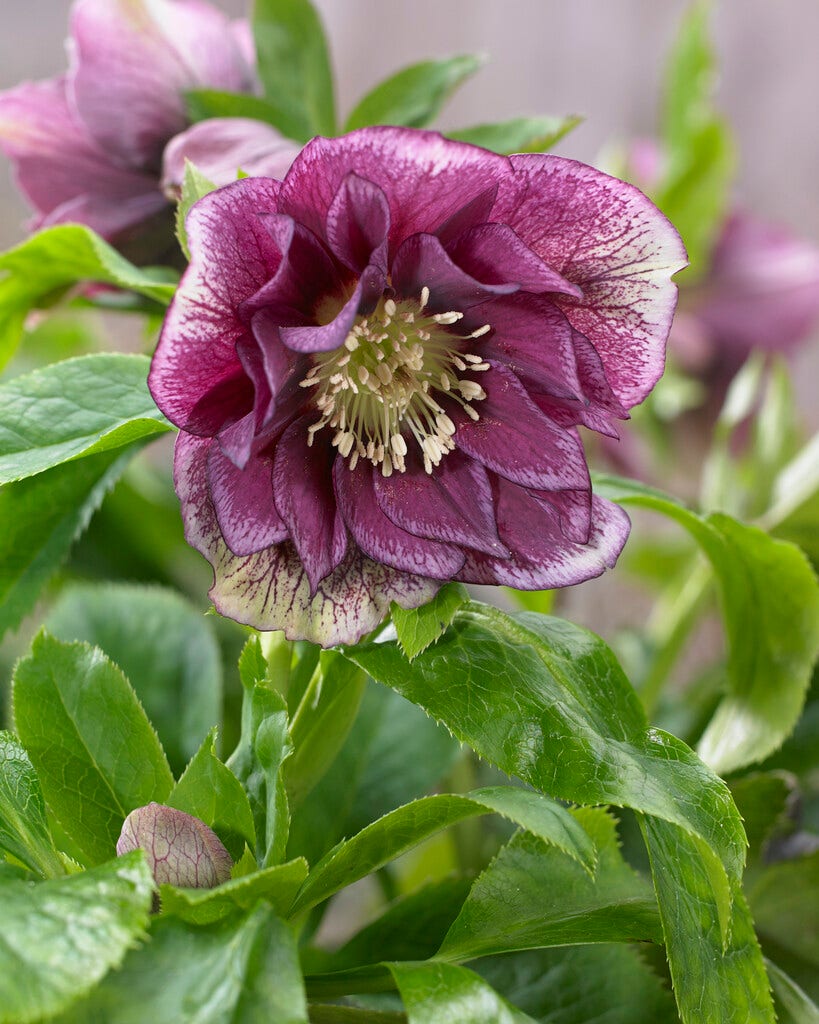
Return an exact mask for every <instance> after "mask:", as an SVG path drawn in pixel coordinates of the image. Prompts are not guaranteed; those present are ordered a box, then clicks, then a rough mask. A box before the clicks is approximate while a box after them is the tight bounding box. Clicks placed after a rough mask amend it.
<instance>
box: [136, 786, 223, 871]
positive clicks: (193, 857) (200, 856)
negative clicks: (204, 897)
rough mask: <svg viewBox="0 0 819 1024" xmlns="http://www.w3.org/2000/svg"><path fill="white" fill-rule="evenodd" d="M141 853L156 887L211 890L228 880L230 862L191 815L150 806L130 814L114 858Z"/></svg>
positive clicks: (214, 837) (209, 831)
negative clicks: (133, 852)
mask: <svg viewBox="0 0 819 1024" xmlns="http://www.w3.org/2000/svg"><path fill="white" fill-rule="evenodd" d="M137 849H139V850H144V851H145V856H146V859H147V861H148V866H149V867H150V869H151V871H152V873H153V876H154V880H155V881H156V884H157V885H164V884H169V885H177V886H180V887H182V888H187V889H212V888H213V887H214V886H216V885H221V883H222V882H226V881H227V880H228V879H229V878H230V869H231V866H232V864H233V862H232V861H231V859H230V854H229V853H228V852H227V850H226V849H225V848H224V846H223V845H222V843H221V841H220V839H219V837H218V836H217V835H216V833H215V832H213V830H212V829H210V828H208V826H207V825H206V824H205V823H204V822H203V821H200V820H199V818H194V817H193V815H192V814H185V812H184V811H177V810H175V809H174V808H173V807H164V806H163V805H162V804H155V803H150V804H148V805H147V806H146V807H138V808H137V809H136V810H135V811H131V813H130V814H129V815H128V817H127V818H126V819H125V821H124V822H123V825H122V832H121V833H120V837H119V839H118V840H117V855H118V856H121V855H122V854H123V853H129V852H130V851H131V850H137Z"/></svg>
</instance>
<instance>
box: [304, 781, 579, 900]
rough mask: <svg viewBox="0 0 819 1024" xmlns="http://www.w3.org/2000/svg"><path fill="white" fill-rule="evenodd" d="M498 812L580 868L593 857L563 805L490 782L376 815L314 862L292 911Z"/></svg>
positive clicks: (522, 790)
mask: <svg viewBox="0 0 819 1024" xmlns="http://www.w3.org/2000/svg"><path fill="white" fill-rule="evenodd" d="M493 813H494V814H500V815H502V816H503V817H505V818H508V819H509V820H510V821H513V822H514V823H515V824H516V825H520V826H522V827H523V828H526V829H528V830H530V831H531V832H532V833H534V834H535V835H537V836H538V837H539V838H541V839H542V840H544V841H545V842H547V843H550V844H553V845H555V846H557V847H558V849H560V850H562V851H564V853H566V854H568V855H569V856H570V857H573V858H574V859H575V860H576V861H577V862H578V864H579V865H581V868H580V870H581V871H582V870H583V869H585V870H586V871H587V872H591V871H592V870H593V868H594V863H595V856H594V846H593V844H592V841H591V840H590V839H589V837H588V836H587V835H586V833H585V831H584V829H583V827H582V825H580V824H578V823H577V822H576V821H575V820H574V819H573V818H572V816H571V815H570V814H569V812H568V811H567V810H565V808H563V807H561V805H560V804H558V803H556V802H554V801H552V800H549V799H548V798H546V797H544V796H542V795H541V794H539V793H533V792H531V791H530V790H525V789H518V788H515V787H511V786H495V787H492V788H488V789H482V790H475V791H474V792H472V793H467V794H464V795H459V794H439V795H437V796H429V797H422V798H421V799H420V800H416V801H415V802H414V803H411V804H407V805H406V806H404V807H399V808H397V809H396V810H394V811H392V812H390V813H389V814H387V815H385V816H384V817H383V818H379V820H378V821H376V822H373V824H372V825H368V826H367V827H366V828H365V829H363V830H362V831H361V832H359V833H358V835H356V836H353V838H352V839H349V840H347V841H346V842H343V843H339V845H338V846H337V847H336V848H335V849H334V850H332V851H331V852H330V853H328V854H327V856H326V857H324V858H322V860H321V861H319V863H318V864H316V865H315V867H314V868H313V870H312V871H311V872H310V875H309V876H308V878H307V881H306V882H305V883H304V886H303V887H302V890H301V892H300V893H299V895H298V897H297V899H296V902H295V905H294V908H293V911H294V913H295V912H298V911H299V910H304V909H307V908H309V907H313V906H315V905H316V904H318V903H321V902H323V901H324V900H325V899H327V898H328V897H329V896H332V895H333V893H335V892H338V890H339V889H342V888H344V887H345V886H347V885H350V884H352V883H353V882H355V881H357V880H358V879H359V878H364V877H365V876H366V875H368V874H369V873H370V872H371V871H375V870H376V869H377V868H379V867H381V866H382V865H384V864H387V863H388V862H389V861H391V860H393V859H394V858H395V857H397V856H399V855H400V854H402V853H405V852H406V851H407V850H409V849H411V848H412V847H413V846H417V845H418V843H420V842H421V841H422V840H423V839H426V838H428V837H429V836H431V835H434V834H435V833H436V832H440V831H442V830H443V829H445V828H448V827H449V826H450V825H454V824H456V823H457V822H459V821H463V820H465V819H467V818H472V817H475V816H477V815H481V814H493Z"/></svg>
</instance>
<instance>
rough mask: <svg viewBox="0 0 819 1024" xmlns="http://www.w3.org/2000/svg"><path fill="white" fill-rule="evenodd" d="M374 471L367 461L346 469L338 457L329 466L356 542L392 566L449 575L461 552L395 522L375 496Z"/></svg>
mask: <svg viewBox="0 0 819 1024" xmlns="http://www.w3.org/2000/svg"><path fill="white" fill-rule="evenodd" d="M376 472H377V470H374V469H373V467H372V466H371V465H370V463H369V462H359V464H358V465H357V466H356V468H355V469H354V470H350V468H349V466H348V465H347V463H346V462H345V461H344V460H343V459H340V458H339V459H336V462H335V465H334V466H333V483H334V486H335V492H336V498H337V500H338V506H339V509H340V510H341V514H342V515H343V516H344V521H345V522H346V523H347V527H348V529H349V530H350V533H351V534H352V535H353V538H354V540H355V542H356V544H358V546H359V547H360V548H361V550H362V551H363V552H364V553H365V554H366V555H368V556H369V557H370V558H372V559H374V560H375V561H377V562H382V563H384V564H385V565H389V566H392V567H393V568H395V569H402V570H404V571H406V572H414V573H420V574H421V575H423V576H429V577H431V578H432V579H439V580H447V579H452V577H453V576H454V575H455V574H456V573H457V572H458V570H459V569H460V568H461V566H462V565H463V562H464V555H463V552H461V551H460V550H459V549H458V548H456V547H452V546H451V545H449V544H442V543H440V542H439V541H434V540H427V539H425V538H423V537H417V536H415V535H414V534H412V533H408V532H407V531H406V530H402V529H401V528H400V527H399V526H396V525H395V523H394V522H393V521H392V520H391V519H389V518H388V517H387V516H386V515H385V514H384V513H383V512H382V511H381V508H380V506H379V504H378V502H377V500H376V496H375V491H374V480H373V477H374V475H375V473H376Z"/></svg>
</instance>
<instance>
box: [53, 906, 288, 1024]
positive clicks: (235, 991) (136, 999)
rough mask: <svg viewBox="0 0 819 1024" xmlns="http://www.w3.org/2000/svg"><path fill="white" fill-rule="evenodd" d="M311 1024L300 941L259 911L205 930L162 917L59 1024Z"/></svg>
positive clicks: (265, 910)
mask: <svg viewBox="0 0 819 1024" xmlns="http://www.w3.org/2000/svg"><path fill="white" fill-rule="evenodd" d="M146 1020H150V1021H156V1022H157V1024H159V1022H160V1021H161V1022H163V1024H164V1022H166V1021H167V1022H168V1024H170V1022H171V1021H174V1022H179V1024H182V1022H187V1021H191V1022H193V1021H196V1024H245V1022H248V1024H250V1022H255V1021H260V1022H261V1021H264V1022H270V1024H273V1022H274V1021H275V1024H307V1005H306V1001H305V997H304V986H303V983H302V978H301V971H300V970H299V962H298V954H297V952H296V944H295V939H294V937H293V934H292V932H291V931H290V929H289V928H288V927H287V925H285V924H284V923H283V922H282V921H280V920H278V918H277V917H276V916H275V914H274V913H273V911H272V909H271V908H270V907H266V906H264V904H261V905H259V906H257V907H256V908H255V910H253V911H252V912H251V913H249V914H247V915H246V916H244V917H232V918H229V919H227V920H225V921H220V922H217V923H215V924H212V925H210V926H208V927H204V928H199V927H195V926H193V925H190V924H187V923H186V922H184V921H180V920H178V919H177V918H172V917H162V918H160V919H159V920H155V921H154V923H153V925H152V927H151V940H150V942H148V943H146V944H145V945H144V946H143V947H141V948H140V949H136V950H133V951H132V952H131V953H129V954H128V956H127V957H126V958H125V962H124V964H123V965H122V967H121V968H120V969H119V970H118V971H113V972H112V973H111V974H109V975H108V977H107V978H106V979H105V980H104V981H103V983H102V984H101V985H100V986H99V987H98V988H97V989H95V991H94V992H92V993H91V995H90V996H89V997H88V998H87V999H85V1000H83V1001H82V1002H81V1003H78V1004H77V1005H76V1006H74V1007H73V1008H72V1009H71V1011H70V1012H69V1013H67V1014H65V1015H64V1016H61V1017H60V1018H59V1024H101V1022H103V1021H104V1022H105V1024H144V1022H145V1021H146Z"/></svg>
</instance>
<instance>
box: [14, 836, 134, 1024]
mask: <svg viewBox="0 0 819 1024" xmlns="http://www.w3.org/2000/svg"><path fill="white" fill-rule="evenodd" d="M152 893H153V879H152V878H151V873H150V871H149V870H148V868H147V866H146V864H145V861H144V859H143V856H142V853H141V852H139V851H135V852H134V853H130V854H128V855H127V856H125V857H119V858H117V859H116V860H113V861H110V862H109V863H107V864H104V865H102V866H101V867H98V868H94V869H93V870H92V871H85V872H83V873H82V874H79V875H72V876H71V877H70V878H60V879H55V880H53V881H48V882H41V883H40V884H39V885H32V884H31V883H30V882H19V881H13V880H12V881H7V880H6V879H4V878H2V879H0V904H2V907H3V930H2V934H1V935H0V1022H2V1024H27V1022H28V1021H35V1020H40V1019H41V1018H43V1017H47V1016H51V1015H52V1014H54V1013H57V1012H58V1011H59V1010H62V1009H63V1008H65V1007H66V1006H69V1005H70V1004H71V1003H72V1002H73V1001H74V1000H76V999H77V998H78V997H79V996H81V995H83V994H84V993H85V992H87V991H88V990H89V989H91V988H92V987H93V986H94V985H95V984H96V983H97V982H98V981H99V980H100V978H102V977H103V976H104V975H105V974H106V973H107V972H108V971H109V970H110V969H111V968H112V967H115V966H117V965H118V964H119V963H121V962H122V959H123V957H124V956H125V953H126V950H128V948H129V947H130V946H132V945H133V944H134V942H135V940H136V939H137V938H138V937H139V936H140V935H141V933H142V932H143V930H144V928H145V927H146V925H147V923H148V911H149V909H150V906H151V897H152ZM91 922H93V927H91Z"/></svg>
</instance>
